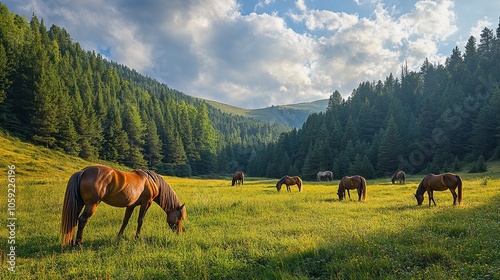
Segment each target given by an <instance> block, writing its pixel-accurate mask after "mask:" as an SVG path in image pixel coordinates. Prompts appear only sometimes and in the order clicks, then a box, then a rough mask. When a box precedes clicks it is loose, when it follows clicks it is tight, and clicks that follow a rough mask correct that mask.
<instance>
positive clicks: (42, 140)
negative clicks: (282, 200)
mask: <svg viewBox="0 0 500 280" xmlns="http://www.w3.org/2000/svg"><path fill="white" fill-rule="evenodd" d="M0 34H4V35H5V36H0V81H1V82H0V128H1V129H3V130H4V131H8V133H9V134H11V135H14V136H16V137H19V138H21V139H23V140H26V141H30V142H31V143H34V144H37V145H40V146H44V147H48V148H51V149H54V150H61V151H64V152H65V153H66V154H68V155H72V156H78V157H81V158H84V159H88V160H92V161H95V160H107V161H111V162H118V163H120V164H123V165H126V166H129V167H132V168H144V167H147V168H150V169H154V170H157V171H162V172H163V173H164V174H170V175H177V176H191V175H209V174H226V173H230V172H233V171H234V169H242V168H243V167H244V166H245V165H246V164H247V161H248V158H250V156H251V153H252V151H254V150H255V148H257V147H260V146H262V145H266V144H268V143H270V142H272V141H276V139H277V138H278V137H279V135H280V134H281V133H283V132H285V131H289V130H290V127H287V126H284V125H281V124H270V123H268V122H263V121H259V120H257V119H254V118H248V117H243V116H237V115H233V114H228V113H225V112H223V111H221V110H219V109H217V108H215V107H213V106H211V105H210V104H207V103H206V102H201V101H200V100H199V99H196V98H193V97H191V96H189V95H187V94H185V93H183V92H180V91H178V90H175V89H172V88H169V87H168V86H167V85H166V84H163V83H159V82H158V81H156V80H154V79H152V78H150V77H146V76H143V75H141V74H140V73H138V72H137V71H135V70H133V69H130V68H128V67H127V66H125V65H120V64H118V63H116V62H112V61H108V60H106V59H105V58H104V57H102V56H101V55H100V54H97V53H96V52H94V51H88V50H84V49H82V47H81V45H80V44H79V43H77V42H73V40H72V39H71V36H70V34H68V32H67V31H66V30H65V29H64V28H61V27H58V26H56V25H52V26H51V27H50V28H47V27H46V26H45V25H44V21H43V19H42V20H39V19H38V18H37V17H36V15H33V17H32V18H31V20H30V21H29V22H28V21H27V20H26V18H24V17H20V16H18V15H16V14H14V13H11V12H10V11H9V10H8V8H7V7H6V6H5V5H3V4H1V3H0Z"/></svg>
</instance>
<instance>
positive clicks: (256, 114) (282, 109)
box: [206, 99, 328, 128]
mask: <svg viewBox="0 0 500 280" xmlns="http://www.w3.org/2000/svg"><path fill="white" fill-rule="evenodd" d="M206 102H207V103H208V104H211V105H213V106H214V107H215V108H218V109H220V110H221V111H222V112H228V113H231V114H235V115H239V116H245V117H250V118H254V119H257V120H261V121H265V122H268V123H272V124H274V123H276V124H282V125H285V126H289V127H295V128H299V127H302V125H303V124H304V122H305V121H306V120H307V118H308V117H309V115H311V114H313V113H319V112H325V111H326V108H327V106H328V99H321V100H316V101H313V102H303V103H297V104H288V105H280V106H270V107H266V108H261V109H242V108H238V107H234V106H231V105H227V104H223V103H219V102H215V101H211V100H206Z"/></svg>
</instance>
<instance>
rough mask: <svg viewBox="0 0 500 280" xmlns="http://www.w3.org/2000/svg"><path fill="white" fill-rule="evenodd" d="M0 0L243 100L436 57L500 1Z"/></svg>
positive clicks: (132, 61)
mask: <svg viewBox="0 0 500 280" xmlns="http://www.w3.org/2000/svg"><path fill="white" fill-rule="evenodd" d="M489 2H490V1H485V0H479V1H468V0H461V1H451V0H422V1H417V0H411V1H394V0H281V1H279V0H251V1H241V0H240V1H236V0H168V1H165V0H143V1H136V0H87V1H75V0H7V1H2V3H4V4H6V5H7V7H8V8H9V9H10V10H12V11H13V12H15V13H18V14H22V15H25V16H26V18H27V19H30V18H31V15H32V14H33V13H35V14H36V15H37V17H38V18H39V19H42V18H43V19H44V21H45V24H46V26H48V27H49V26H50V25H52V24H56V25H58V26H60V27H63V28H65V29H66V30H67V31H68V32H69V33H70V34H71V36H72V38H73V40H74V41H75V42H79V43H80V44H81V45H82V47H83V48H85V49H86V50H95V51H97V52H100V53H101V54H102V55H103V56H105V57H106V58H107V59H109V60H113V61H116V62H118V63H121V64H124V65H127V66H129V67H130V68H133V69H136V70H137V71H138V72H140V73H143V74H144V75H148V76H150V77H152V78H155V79H157V80H158V81H160V82H163V83H165V84H167V85H168V86H169V87H171V88H174V89H177V90H180V91H182V92H184V93H186V94H188V95H192V96H196V97H201V98H206V99H211V100H215V101H219V102H222V103H227V104H231V105H235V106H239V107H243V108H262V107H266V106H271V105H282V104H291V103H299V102H309V101H314V100H318V99H324V98H328V97H329V96H330V94H331V93H332V92H333V91H335V90H338V91H339V92H341V94H342V95H343V96H344V97H347V96H348V95H350V94H351V93H352V90H353V89H355V88H356V87H357V86H358V85H359V84H360V83H361V82H364V81H377V80H383V79H384V78H385V77H386V76H387V75H389V74H390V73H393V74H395V75H396V76H398V74H399V71H400V70H399V69H400V67H401V65H402V64H403V63H408V66H409V68H410V70H418V69H419V68H420V66H421V65H422V63H423V61H424V60H425V58H428V59H429V61H430V62H432V63H444V60H445V58H446V57H448V56H449V55H450V54H451V50H452V49H453V48H454V47H455V46H458V47H459V48H460V49H461V50H462V51H463V47H464V45H465V42H466V41H467V39H468V38H469V37H470V36H471V35H473V36H475V37H476V39H477V41H479V34H480V32H481V30H482V29H483V28H484V27H488V28H490V29H493V30H496V28H497V27H498V22H499V16H500V1H492V2H491V3H489Z"/></svg>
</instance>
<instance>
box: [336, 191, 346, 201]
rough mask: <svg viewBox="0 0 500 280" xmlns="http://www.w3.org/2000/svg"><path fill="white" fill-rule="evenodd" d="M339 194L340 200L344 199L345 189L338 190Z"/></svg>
mask: <svg viewBox="0 0 500 280" xmlns="http://www.w3.org/2000/svg"><path fill="white" fill-rule="evenodd" d="M337 194H338V195H339V200H342V199H344V192H343V191H341V190H339V191H338V192H337Z"/></svg>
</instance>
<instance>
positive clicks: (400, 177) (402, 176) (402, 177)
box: [391, 171, 406, 184]
mask: <svg viewBox="0 0 500 280" xmlns="http://www.w3.org/2000/svg"><path fill="white" fill-rule="evenodd" d="M396 180H399V183H400V184H401V183H403V184H404V183H405V180H406V174H405V173H404V171H398V172H396V173H394V175H392V178H391V181H392V183H393V184H394V183H395V182H396Z"/></svg>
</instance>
